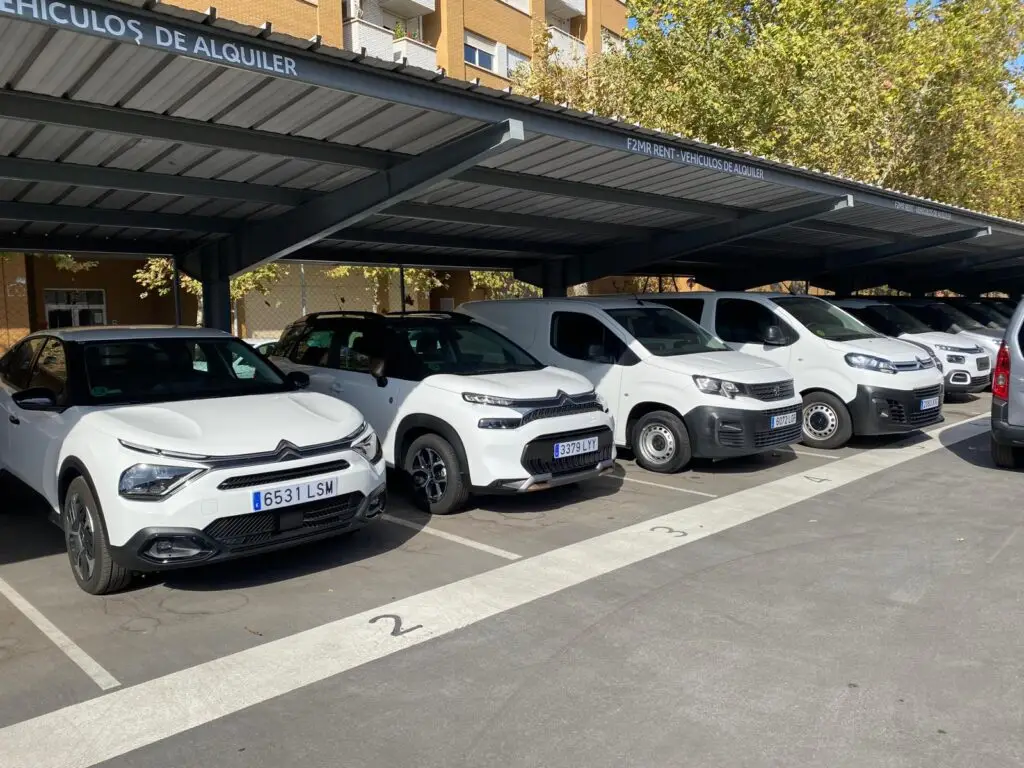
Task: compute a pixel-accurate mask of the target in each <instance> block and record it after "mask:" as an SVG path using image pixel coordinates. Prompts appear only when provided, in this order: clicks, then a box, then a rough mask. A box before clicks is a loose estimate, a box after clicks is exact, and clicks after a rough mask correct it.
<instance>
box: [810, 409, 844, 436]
mask: <svg viewBox="0 0 1024 768" xmlns="http://www.w3.org/2000/svg"><path fill="white" fill-rule="evenodd" d="M837 429H839V416H837V415H836V412H835V411H834V410H833V409H832V407H831V406H829V405H826V404H825V403H811V404H810V405H808V406H807V407H806V408H804V434H805V435H807V436H808V437H810V438H812V439H814V440H828V439H829V438H830V437H832V435H834V434H835V433H836V430H837Z"/></svg>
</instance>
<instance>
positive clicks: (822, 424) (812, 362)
mask: <svg viewBox="0 0 1024 768" xmlns="http://www.w3.org/2000/svg"><path fill="white" fill-rule="evenodd" d="M646 298H648V299H650V300H652V301H657V302H659V303H661V304H665V305H666V306H670V307H672V308H673V309H676V310H678V311H680V312H682V313H683V314H684V315H686V316H687V317H689V318H691V319H692V320H694V321H696V322H700V324H701V325H703V326H704V327H705V328H707V329H709V330H712V331H713V332H714V333H716V334H718V336H720V337H721V338H722V339H724V340H725V341H726V342H728V343H729V345H730V346H731V347H732V348H733V349H736V350H739V351H741V352H746V353H747V354H750V355H755V356H757V357H760V358H762V359H764V360H772V361H774V362H776V363H778V364H779V365H781V366H783V367H785V368H786V369H787V370H788V371H789V372H790V373H792V375H793V378H794V379H795V381H796V388H797V392H798V393H799V394H800V395H802V396H803V432H804V437H803V442H804V444H805V445H809V446H813V447H816V448H839V447H840V446H842V445H845V444H846V442H847V441H848V440H849V439H850V437H851V436H853V435H879V434H885V433H890V432H909V431H912V430H916V429H920V428H921V427H926V426H928V425H930V424H935V423H937V422H940V421H942V399H943V390H942V373H941V372H940V371H939V370H938V368H936V366H935V362H934V361H933V360H932V358H931V356H930V355H929V354H928V353H927V352H925V351H924V350H922V349H921V348H920V347H916V346H914V345H913V344H909V343H907V342H905V341H898V340H897V339H890V338H886V337H885V336H882V335H881V334H879V333H876V332H875V331H873V330H871V329H870V328H868V327H867V326H866V325H864V323H862V322H860V320H857V319H856V318H855V317H853V316H852V315H850V314H848V313H846V312H844V311H843V310H841V309H839V308H838V307H834V306H833V305H831V304H829V303H828V302H827V301H823V300H822V299H819V298H816V297H814V296H806V295H791V294H787V293H742V292H720V293H718V292H711V291H695V292H693V293H674V294H669V293H660V294H653V295H651V296H648V297H646Z"/></svg>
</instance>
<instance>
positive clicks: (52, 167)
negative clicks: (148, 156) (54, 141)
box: [0, 97, 320, 207]
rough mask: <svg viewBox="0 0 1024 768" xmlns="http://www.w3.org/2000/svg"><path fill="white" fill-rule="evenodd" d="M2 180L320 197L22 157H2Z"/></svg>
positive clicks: (277, 200)
mask: <svg viewBox="0 0 1024 768" xmlns="http://www.w3.org/2000/svg"><path fill="white" fill-rule="evenodd" d="M0 98H2V97H0ZM0 179H13V180H14V181H28V182H45V183H48V184H66V185H68V186H74V187H89V188H93V189H119V190H123V191H126V192H141V193H147V194H157V195H176V196H179V197H206V198H214V199H227V200H245V201H247V202H253V203H267V204H268V205H287V206H289V207H293V206H296V205H302V204H303V203H305V202H307V201H308V200H310V199H312V198H313V197H317V196H318V195H319V194H320V193H319V192H308V191H306V190H301V189H288V188H286V187H268V186H266V185H263V184H245V183H242V182H238V181H218V180H214V179H200V178H193V177H191V176H172V175H171V174H168V173H145V172H143V171H125V170H122V169H120V168H100V167H95V166H90V165H76V164H73V163H50V162H46V161H45V160H29V159H26V158H21V157H0Z"/></svg>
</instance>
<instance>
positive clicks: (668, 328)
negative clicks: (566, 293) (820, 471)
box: [461, 296, 800, 473]
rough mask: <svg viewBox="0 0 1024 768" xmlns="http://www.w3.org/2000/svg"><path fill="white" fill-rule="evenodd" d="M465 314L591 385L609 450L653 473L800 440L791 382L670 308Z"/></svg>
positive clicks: (529, 303)
mask: <svg viewBox="0 0 1024 768" xmlns="http://www.w3.org/2000/svg"><path fill="white" fill-rule="evenodd" d="M461 309H462V311H464V312H466V313H468V314H470V315H472V316H473V317H477V318H479V319H480V320H481V322H485V323H487V324H489V325H491V326H492V327H493V328H495V329H497V330H500V331H501V332H502V333H505V334H507V335H508V336H510V337H511V338H513V339H514V340H515V341H516V342H518V343H519V344H521V345H522V346H523V347H525V348H526V349H527V350H529V352H530V353H531V354H533V355H536V356H537V357H538V358H539V359H541V360H543V361H544V362H546V363H549V364H551V365H558V366H560V367H563V368H569V369H571V370H574V371H576V372H577V373H579V374H582V375H584V376H586V377H587V379H588V380H589V381H590V382H591V383H592V384H593V385H594V386H595V387H596V388H597V391H598V393H599V394H600V395H601V396H602V397H604V399H605V400H606V401H607V402H608V404H609V407H610V408H611V411H612V413H613V414H614V416H615V442H616V443H617V444H618V445H622V446H625V447H628V448H630V449H631V450H632V451H633V453H634V455H635V456H636V460H637V463H638V464H639V465H640V466H641V467H643V468H644V469H646V470H649V471H651V472H661V473H670V472H676V471H678V470H680V469H682V468H683V467H685V466H686V465H687V464H688V463H689V462H690V459H691V458H693V457H699V458H707V459H724V458H729V457H734V456H749V455H751V454H756V453H760V452H762V451H769V450H772V449H774V448H779V447H782V446H785V445H789V444H791V443H795V442H797V441H798V440H799V439H800V418H799V411H800V398H799V397H798V396H797V395H796V394H795V393H794V391H793V378H792V377H791V376H790V375H789V374H788V373H787V372H786V371H785V370H783V369H782V368H780V367H779V366H778V365H776V364H775V363H772V362H766V361H764V360H758V359H757V358H756V357H752V356H750V355H744V354H740V353H739V352H733V351H732V350H730V349H729V347H728V346H727V345H726V344H725V343H724V342H723V341H722V340H721V339H718V338H716V337H715V336H713V335H712V334H710V333H708V332H707V331H705V330H704V329H703V328H701V327H700V326H698V325H697V324H696V323H693V322H691V321H690V320H688V319H687V318H685V317H684V316H682V315H681V314H679V313H678V312H675V311H673V310H671V309H668V308H666V307H662V306H659V305H657V304H652V303H649V302H644V301H637V300H636V299H632V298H623V297H621V296H620V297H608V298H594V297H588V298H586V299H584V298H578V299H575V298H574V299H555V298H549V299H521V300H507V301H473V302H469V303H468V304H464V305H462V308H461Z"/></svg>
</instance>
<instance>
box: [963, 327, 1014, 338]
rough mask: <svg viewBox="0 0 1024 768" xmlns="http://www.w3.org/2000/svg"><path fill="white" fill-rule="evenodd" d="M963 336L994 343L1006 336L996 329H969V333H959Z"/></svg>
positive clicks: (1004, 332) (1003, 331)
mask: <svg viewBox="0 0 1024 768" xmlns="http://www.w3.org/2000/svg"><path fill="white" fill-rule="evenodd" d="M960 333H962V334H964V335H965V336H978V337H979V338H984V339H995V340H996V341H1002V338H1003V336H1005V335H1006V331H1005V330H999V329H996V328H971V330H969V331H960Z"/></svg>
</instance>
